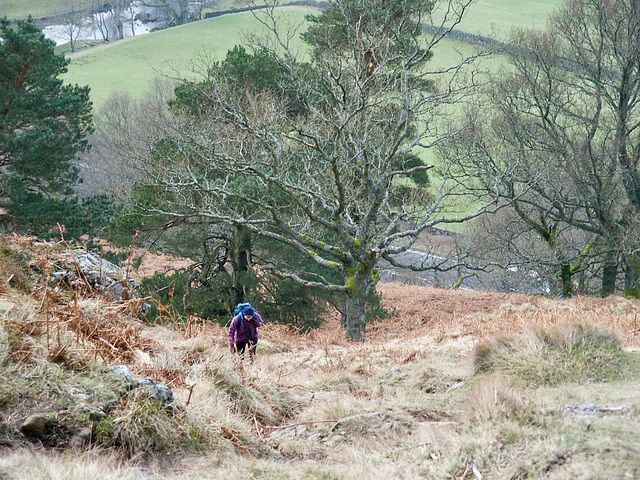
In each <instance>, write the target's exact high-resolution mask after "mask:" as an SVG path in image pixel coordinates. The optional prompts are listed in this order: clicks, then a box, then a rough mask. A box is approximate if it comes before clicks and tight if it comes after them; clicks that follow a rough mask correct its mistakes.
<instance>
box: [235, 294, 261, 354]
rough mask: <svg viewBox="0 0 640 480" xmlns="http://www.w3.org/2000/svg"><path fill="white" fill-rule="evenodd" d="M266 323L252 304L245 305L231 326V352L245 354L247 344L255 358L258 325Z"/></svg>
mask: <svg viewBox="0 0 640 480" xmlns="http://www.w3.org/2000/svg"><path fill="white" fill-rule="evenodd" d="M262 325H264V322H263V321H262V317H261V316H260V314H259V313H258V312H256V311H255V310H254V308H253V307H252V306H251V305H248V306H245V307H244V308H243V309H242V310H241V311H240V313H238V314H237V315H235V316H234V317H233V320H231V326H230V327H229V348H230V350H231V353H239V354H241V355H244V352H245V350H246V349H247V346H248V347H249V355H250V356H251V358H252V359H253V357H254V356H255V354H256V346H257V345H258V327H261V326H262Z"/></svg>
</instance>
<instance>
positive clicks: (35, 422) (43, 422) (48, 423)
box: [20, 413, 55, 438]
mask: <svg viewBox="0 0 640 480" xmlns="http://www.w3.org/2000/svg"><path fill="white" fill-rule="evenodd" d="M54 424H55V422H54V421H53V420H52V419H51V418H50V417H48V416H47V415H42V414H39V413H34V414H33V415H30V416H29V417H27V418H26V419H25V421H24V422H22V425H21V426H20V432H21V433H22V434H23V435H24V436H25V437H35V438H42V437H44V436H45V435H47V434H48V433H50V431H51V428H52V427H53V425H54Z"/></svg>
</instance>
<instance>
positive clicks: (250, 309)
mask: <svg viewBox="0 0 640 480" xmlns="http://www.w3.org/2000/svg"><path fill="white" fill-rule="evenodd" d="M255 313H256V311H255V310H254V309H253V307H244V309H243V310H242V316H245V315H251V316H253V315H255Z"/></svg>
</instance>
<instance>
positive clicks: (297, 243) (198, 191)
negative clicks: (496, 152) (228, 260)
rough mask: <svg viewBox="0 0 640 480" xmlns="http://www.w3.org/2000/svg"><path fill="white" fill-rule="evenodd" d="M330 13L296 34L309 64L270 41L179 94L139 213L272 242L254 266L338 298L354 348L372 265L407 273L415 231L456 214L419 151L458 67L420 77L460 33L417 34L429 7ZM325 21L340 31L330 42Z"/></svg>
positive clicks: (433, 136) (335, 8) (371, 286)
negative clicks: (147, 200) (446, 41)
mask: <svg viewBox="0 0 640 480" xmlns="http://www.w3.org/2000/svg"><path fill="white" fill-rule="evenodd" d="M396 3H397V4H396ZM458 3H459V2H458ZM469 3H470V2H465V3H464V5H463V8H462V11H461V12H459V13H460V14H462V13H464V9H465V8H466V6H468V4H469ZM331 4H332V6H331V9H328V10H326V11H324V12H323V13H321V14H320V15H319V16H318V17H317V19H316V20H314V21H312V23H314V22H315V23H317V25H318V28H317V29H316V28H315V26H314V25H312V27H311V30H309V32H308V33H307V34H306V35H305V36H304V39H305V40H306V41H307V42H308V43H309V49H310V52H309V53H310V55H309V56H308V57H306V58H309V59H310V60H308V61H306V60H303V59H302V58H300V57H299V56H297V55H296V53H295V52H294V51H292V50H291V49H289V45H288V44H287V42H286V39H287V38H290V36H288V34H286V33H282V32H279V33H280V35H274V38H276V39H282V40H283V41H282V42H281V43H279V44H278V45H273V44H271V45H270V44H267V43H264V42H261V43H259V44H257V45H255V46H254V48H253V51H252V52H251V53H247V52H246V51H245V50H244V49H241V48H236V49H234V50H233V51H231V52H230V53H229V55H228V56H227V59H226V60H225V61H224V62H221V63H219V64H214V65H212V66H211V68H210V69H209V72H208V78H207V79H204V80H203V81H200V82H185V83H184V85H183V86H181V87H179V88H178V90H177V101H176V102H175V103H174V104H173V113H172V116H170V117H167V118H165V119H164V120H165V121H166V122H167V128H166V132H167V134H166V137H165V139H164V140H163V141H162V142H161V143H158V144H157V145H158V146H161V148H156V149H154V151H153V153H152V154H151V155H150V156H148V157H147V159H146V161H145V162H144V169H145V172H146V173H147V174H148V176H147V177H146V178H145V179H144V181H143V183H145V184H146V185H147V186H148V187H150V188H152V189H153V191H154V192H162V194H161V198H162V201H159V202H156V203H155V204H154V205H153V206H150V205H148V204H147V205H146V206H145V208H144V209H143V210H144V211H146V212H147V214H149V215H162V216H166V217H167V218H170V219H171V221H172V222H176V221H180V222H184V221H187V220H188V221H191V222H199V223H205V222H207V223H211V224H223V225H230V226H236V227H238V228H242V229H245V230H247V231H248V232H251V234H252V235H254V236H256V237H258V238H261V239H264V240H268V241H269V242H270V244H271V247H270V248H272V249H273V250H270V251H267V250H265V251H264V252H262V253H261V255H260V257H261V258H262V263H261V264H260V270H261V271H270V272H272V273H273V274H276V275H278V276H280V277H282V278H287V279H290V280H293V281H295V282H297V283H299V284H301V285H303V286H305V287H308V288H315V289H320V290H324V291H327V292H334V293H337V294H339V295H341V296H342V297H343V298H344V302H343V304H342V305H341V306H340V307H339V309H340V310H341V312H342V313H343V314H344V316H345V319H346V327H347V332H348V335H349V336H350V337H351V338H353V339H355V340H362V339H363V338H364V334H365V326H366V323H367V316H366V311H367V306H366V304H367V299H368V298H369V297H370V295H371V294H372V293H373V292H374V291H375V286H376V284H377V282H378V279H379V275H378V271H377V267H378V264H379V263H380V262H381V261H383V260H384V261H387V262H391V263H393V264H395V265H399V266H403V265H401V263H400V262H399V261H398V260H397V257H396V254H398V253H401V252H404V251H406V250H408V249H409V248H410V247H411V245H412V244H413V243H414V242H415V241H416V240H417V238H418V236H419V235H420V234H421V233H422V232H424V231H425V230H426V229H427V228H429V227H430V226H433V225H435V224H438V223H440V222H444V221H461V220H462V219H463V217H464V216H457V215H453V216H448V215H446V214H445V212H444V208H445V204H446V202H445V200H444V199H445V198H446V197H447V195H450V194H451V193H452V189H455V188H457V184H449V183H446V182H445V184H443V186H442V187H441V188H440V189H439V190H438V191H435V192H434V191H433V190H432V189H430V188H429V181H428V178H425V176H424V173H425V172H426V171H427V170H428V169H429V168H431V166H430V165H426V164H425V163H424V162H422V161H421V160H420V158H419V156H417V153H418V152H419V150H420V149H422V148H429V147H431V146H433V145H434V144H436V143H438V142H439V141H440V140H441V139H442V136H443V133H442V130H441V129H442V128H443V125H444V123H443V122H440V121H438V122H436V121H435V120H434V119H435V118H436V117H438V115H442V118H444V117H446V112H443V111H442V109H441V107H442V106H444V105H446V104H447V103H449V102H451V101H453V99H454V98H455V97H456V96H458V95H460V94H461V93H462V92H464V91H465V90H464V87H462V86H461V85H459V84H458V83H457V82H456V80H457V77H456V74H457V73H458V72H459V71H460V69H461V68H462V67H463V65H464V64H465V62H464V61H463V62H461V63H460V64H457V65H452V67H451V69H450V70H449V73H450V78H447V79H445V82H446V86H445V87H444V88H439V87H438V86H437V81H438V80H442V79H443V78H442V77H443V74H442V72H431V71H429V69H427V68H426V65H427V62H428V60H429V58H430V57H431V51H432V50H433V48H434V47H435V46H436V45H437V43H438V42H439V41H440V40H441V39H442V36H443V32H445V31H446V28H452V27H453V26H454V25H455V24H456V22H455V21H454V22H453V23H451V24H449V25H447V26H445V28H443V29H442V30H441V31H440V32H441V33H439V34H437V35H435V36H425V35H423V32H422V29H421V28H420V27H419V25H420V23H421V21H422V19H424V18H426V16H427V15H428V14H429V12H430V9H431V7H432V3H431V2H427V1H418V0H411V1H406V2H380V1H377V0H362V1H351V0H350V1H343V0H337V1H333V2H331ZM365 13H366V21H364V20H363V18H365V16H364V14H365ZM257 15H262V13H260V14H257ZM265 15H267V16H266V17H264V16H259V17H258V18H261V19H262V21H263V22H264V23H265V25H266V24H270V25H272V26H274V28H275V29H277V28H278V26H279V25H278V22H277V18H276V15H275V14H274V10H273V9H269V8H267V9H266V13H265ZM456 21H459V17H456ZM365 24H366V28H365V27H364V25H365ZM326 25H331V26H332V27H331V29H330V30H331V31H335V32H338V33H336V34H335V35H334V34H333V33H331V32H329V36H327V35H326V34H325V33H326V29H325V26H326ZM277 33H278V32H277ZM334 41H335V42H336V43H335V44H334V43H333V42H334ZM258 57H259V58H260V60H258ZM240 65H246V66H248V68H249V69H251V68H252V66H254V65H255V66H257V65H261V66H262V67H263V71H261V72H260V74H259V75H257V76H256V77H255V78H253V77H252V78H251V80H247V79H243V78H242V75H241V74H238V75H236V74H233V73H232V72H233V71H234V70H233V68H235V67H234V66H240ZM241 70H242V69H240V71H241ZM294 107H295V108H294ZM440 112H442V113H440ZM421 174H422V175H421ZM441 174H442V175H443V177H444V178H446V176H447V173H446V171H442V172H441ZM150 207H151V208H150ZM479 210H480V211H482V208H480V209H479ZM478 213H479V211H477V212H474V213H471V214H469V215H468V216H467V217H473V216H475V215H477V214H478ZM263 248H267V247H266V246H264V247H263ZM279 251H280V252H284V251H295V252H296V256H294V257H290V258H289V260H290V261H287V258H285V257H283V256H281V255H278V252H279ZM276 258H278V261H276ZM296 258H303V259H304V260H305V261H304V262H301V261H297V260H295V259H296ZM291 260H293V261H291ZM307 261H309V262H312V263H313V264H315V265H316V266H317V267H318V268H316V269H309V268H306V267H305V265H307V263H306V262H307Z"/></svg>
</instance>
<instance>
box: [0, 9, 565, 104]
mask: <svg viewBox="0 0 640 480" xmlns="http://www.w3.org/2000/svg"><path fill="white" fill-rule="evenodd" d="M2 1H6V0H0V2H2ZM559 3H560V0H538V1H525V0H519V1H509V0H479V1H478V2H477V3H475V4H474V5H473V7H472V8H471V10H470V11H469V14H468V16H467V18H466V19H465V20H464V22H463V24H462V25H461V26H460V27H459V28H460V29H461V30H465V31H469V32H472V33H480V34H491V33H492V31H494V30H495V32H496V33H497V34H498V37H504V36H505V35H506V34H507V33H508V32H509V30H510V29H511V28H512V27H513V26H516V25H519V26H541V25H542V24H543V23H544V21H545V19H546V17H547V15H548V14H549V13H550V12H551V11H552V10H553V9H554V8H555V7H556V6H557V5H559ZM309 12H310V11H309V10H308V9H306V8H296V7H291V8H285V9H283V10H282V15H283V16H284V17H286V18H288V19H289V21H291V22H293V23H298V22H301V21H302V20H303V18H304V15H306V14H308V13H309ZM435 17H436V19H437V17H438V14H437V13H436V15H435ZM259 29H260V27H259V24H258V22H257V21H256V20H255V18H254V17H253V15H251V14H250V13H243V14H234V15H227V16H224V17H218V18H214V19H208V20H204V21H201V22H195V23H191V24H188V25H184V26H181V27H176V28H171V29H167V30H163V31H158V32H154V33H152V34H148V35H142V36H138V37H135V38H130V39H127V40H124V41H120V42H114V43H111V44H107V45H102V46H98V47H94V48H91V49H87V50H83V51H81V52H77V53H75V54H72V55H69V58H70V59H71V62H72V63H71V66H70V68H69V73H68V74H67V75H66V77H65V79H66V80H67V81H69V82H71V83H78V84H80V85H89V86H90V87H91V90H92V95H91V97H92V100H93V101H94V104H95V105H96V106H97V107H99V106H101V105H102V104H103V103H104V101H105V100H106V98H108V96H109V94H110V93H111V92H114V91H118V90H126V91H129V92H131V93H133V94H134V95H136V96H139V95H142V94H143V93H144V92H145V91H146V90H147V89H148V88H149V84H150V82H151V81H152V80H153V79H154V78H155V77H158V76H163V75H164V76H169V77H176V76H188V75H190V74H191V69H192V67H193V65H194V63H195V64H197V62H198V57H199V55H201V54H202V53H206V54H207V55H209V56H210V57H211V58H214V59H220V58H222V57H223V56H224V54H225V53H226V52H227V50H229V49H230V48H231V47H233V45H236V44H238V43H241V42H242V40H243V33H246V32H253V33H255V32H256V31H259ZM472 50H473V48H472V47H470V46H468V45H465V44H460V43H458V42H453V41H451V42H449V41H447V42H443V43H442V46H441V47H440V48H439V51H438V52H437V53H436V58H435V59H434V63H435V64H436V65H448V64H449V62H450V61H451V59H452V58H453V59H454V60H455V59H456V58H457V57H458V55H459V52H461V53H462V54H469V53H470V52H471V51H472ZM498 63H499V61H498ZM489 68H491V67H489Z"/></svg>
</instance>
